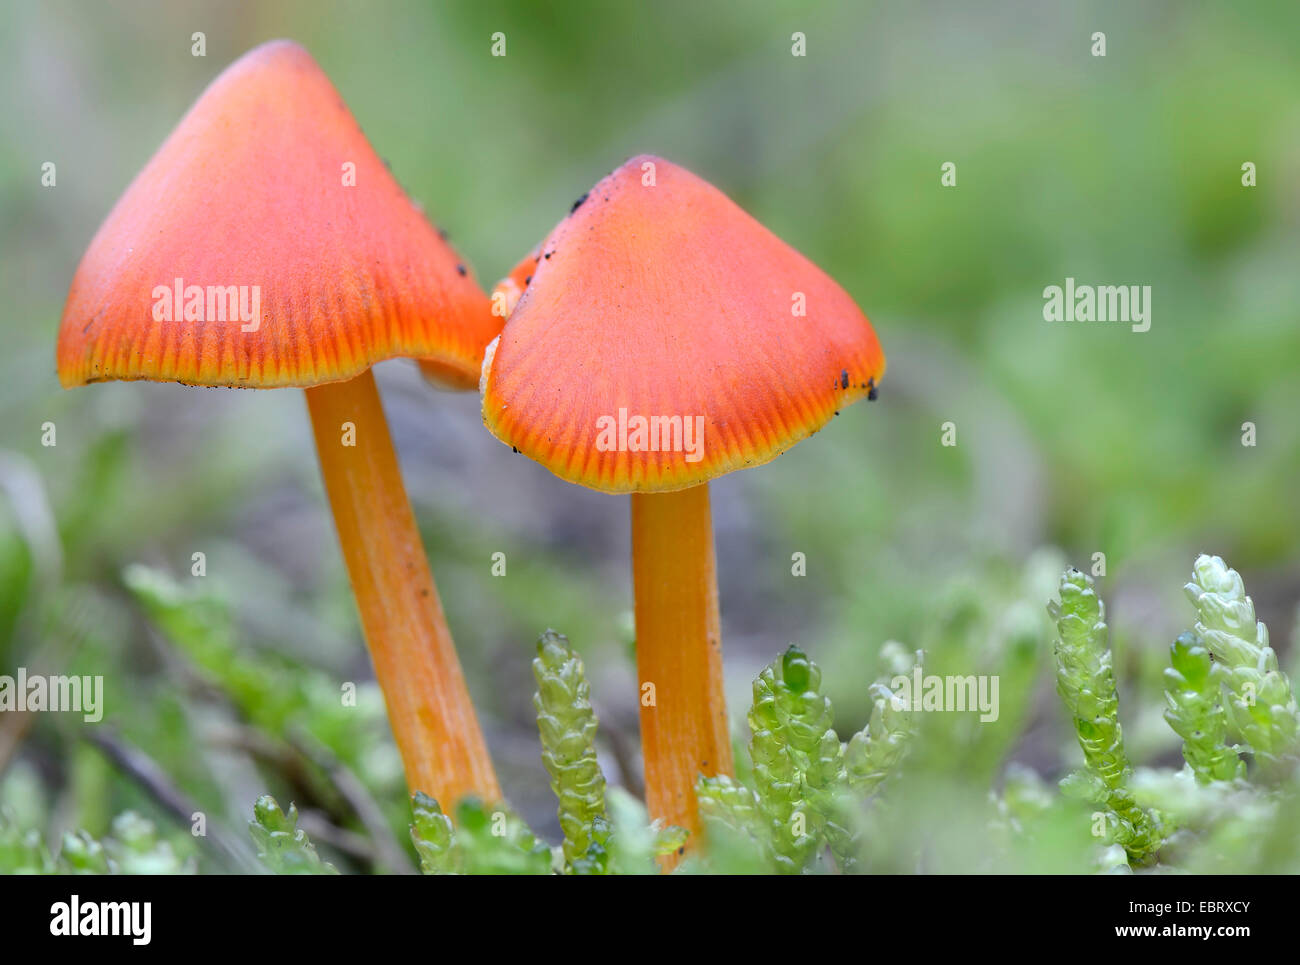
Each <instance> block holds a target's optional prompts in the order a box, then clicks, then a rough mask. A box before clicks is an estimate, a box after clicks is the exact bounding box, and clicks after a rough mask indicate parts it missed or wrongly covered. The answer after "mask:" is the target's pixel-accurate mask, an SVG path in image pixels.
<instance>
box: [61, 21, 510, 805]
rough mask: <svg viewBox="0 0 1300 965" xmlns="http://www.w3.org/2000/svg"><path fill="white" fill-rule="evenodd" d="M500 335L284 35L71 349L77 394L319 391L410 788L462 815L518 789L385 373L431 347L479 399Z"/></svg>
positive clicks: (136, 225)
mask: <svg viewBox="0 0 1300 965" xmlns="http://www.w3.org/2000/svg"><path fill="white" fill-rule="evenodd" d="M498 327H499V319H497V318H495V317H494V316H493V315H492V312H491V307H490V302H489V301H488V298H487V296H486V295H484V294H483V292H482V290H481V289H480V288H479V287H478V284H477V283H476V282H475V281H474V279H473V278H472V277H471V276H470V275H469V273H468V271H467V269H466V268H465V266H464V265H463V263H461V262H460V260H459V259H458V258H457V257H456V254H455V252H454V251H452V250H451V248H450V247H449V246H448V245H447V244H446V242H445V241H444V240H443V239H442V238H441V237H440V236H439V234H438V232H437V231H435V230H434V229H433V227H432V226H431V225H430V224H429V222H428V221H427V220H425V218H424V216H423V215H422V214H421V213H420V211H419V210H418V209H417V208H416V207H415V206H414V205H413V204H412V203H411V201H410V199H409V198H407V196H406V195H405V194H404V193H403V191H402V189H401V187H400V186H398V184H397V182H396V181H394V180H393V178H392V176H391V175H390V174H389V173H388V171H387V168H386V166H385V165H384V163H383V162H382V161H381V160H380V159H379V158H378V157H377V156H376V155H375V153H374V151H373V150H371V148H370V146H369V144H368V143H367V142H366V139H365V137H364V135H363V134H362V133H361V129H360V128H359V127H358V126H357V123H356V121H354V120H353V119H352V115H351V114H350V113H349V112H348V109H347V107H346V106H344V104H343V101H342V99H341V98H340V97H339V95H338V92H337V91H336V90H335V89H334V87H333V85H332V84H331V83H330V82H329V79H328V78H326V76H325V74H324V73H323V72H322V71H321V69H320V68H319V67H317V66H316V64H315V62H314V61H313V60H312V59H311V56H310V55H309V54H308V53H307V52H306V51H305V50H303V49H302V48H301V47H299V46H298V45H297V44H294V43H290V42H287V41H275V42H272V43H269V44H265V45H263V46H261V47H258V48H256V49H255V50H253V51H251V52H249V53H248V54H246V55H244V56H243V57H242V58H240V59H239V60H238V61H236V62H235V63H234V64H233V65H231V66H230V67H228V68H227V69H226V70H225V72H223V73H222V74H221V76H220V77H218V78H217V79H216V80H215V81H213V83H212V85H211V86H210V87H209V88H208V89H207V91H206V92H205V93H204V94H203V96H201V97H200V98H199V100H198V102H197V103H195V105H194V106H193V108H191V110H190V111H189V113H188V114H187V115H186V116H185V117H184V118H183V119H182V120H181V122H180V124H179V125H178V126H177V128H176V130H175V131H174V132H173V133H172V134H171V136H170V137H168V139H167V140H166V142H165V143H164V144H163V146H162V147H161V148H160V149H159V150H158V153H157V154H155V155H154V157H153V158H152V160H150V161H149V163H148V165H147V166H146V167H145V168H144V170H142V171H141V172H140V174H139V175H138V176H137V177H136V179H135V181H134V182H132V184H131V186H130V187H129V188H128V189H127V191H126V193H125V194H124V195H123V196H122V198H121V199H120V200H119V201H118V203H117V205H116V206H115V207H114V208H113V211H112V213H110V214H109V216H108V219H107V221H105V222H104V224H103V226H102V227H101V228H100V230H99V232H98V233H97V234H96V235H95V238H94V240H92V241H91V243H90V248H89V250H88V251H87V252H86V254H85V256H84V257H83V258H82V261H81V265H80V266H79V267H78V269H77V273H76V277H75V278H74V279H73V282H72V289H71V292H70V293H69V295H68V301H67V305H66V307H65V308H64V313H63V322H62V326H61V328H60V331H59V341H58V347H57V350H56V363H57V367H58V372H59V377H60V379H61V380H62V382H63V384H64V385H65V386H68V387H72V386H77V385H84V384H85V383H87V382H98V381H105V380H110V379H152V380H155V381H174V382H184V383H190V384H198V385H206V386H244V387H249V388H275V387H281V386H298V387H301V388H302V389H303V391H304V394H305V396H306V400H307V409H308V412H309V414H310V416H311V420H312V427H313V434H314V436H315V440H316V451H317V454H318V456H319V459H320V467H321V476H322V478H323V479H324V482H325V491H326V494H327V495H328V497H329V502H330V509H331V511H332V514H333V517H334V523H335V529H336V530H337V532H338V536H339V545H340V549H341V550H342V554H343V559H344V562H345V564H346V565H347V570H348V577H349V581H350V583H351V587H352V594H353V598H354V599H355V600H356V603H357V610H358V615H359V617H360V620H361V626H362V630H363V632H364V634H365V638H366V644H367V646H368V647H369V649H370V654H371V659H372V661H373V663H374V667H375V676H376V678H377V679H378V681H379V685H380V687H381V689H382V690H383V693H384V703H385V706H386V708H387V711H388V719H389V722H390V724H391V725H392V729H393V736H394V739H395V740H396V743H397V747H398V751H399V752H400V754H401V756H402V763H403V766H404V768H405V771H406V778H407V784H408V786H409V788H410V790H411V791H412V792H415V791H423V792H425V793H428V794H431V795H433V796H434V797H435V798H436V799H438V800H439V801H440V802H442V803H443V804H444V806H446V807H447V808H448V809H449V810H450V809H451V808H454V806H455V804H456V802H457V801H459V800H460V799H461V798H463V797H466V796H468V795H474V796H477V797H480V798H482V799H485V800H487V801H490V802H491V801H498V800H500V798H501V789H500V785H499V783H498V781H497V778H496V773H495V770H494V768H493V766H492V761H491V758H490V756H489V755H488V751H487V745H486V742H485V740H484V738H483V733H482V729H481V728H480V727H479V724H478V720H477V716H476V714H475V711H474V706H473V702H472V700H471V699H470V695H469V691H468V689H467V686H466V682H465V679H464V674H463V673H462V671H461V667H460V662H459V658H458V656H457V653H456V650H455V646H454V643H453V641H452V638H451V631H450V629H449V628H448V626H447V620H446V615H445V614H444V612H443V609H442V603H441V601H440V599H439V597H438V591H437V587H436V586H435V585H434V581H433V575H432V573H431V572H430V570H429V563H428V558H427V557H426V555H425V552H424V546H423V543H422V541H421V539H420V533H419V529H418V527H417V525H416V521H415V516H414V513H413V512H412V510H411V504H410V500H409V499H408V498H407V495H406V488H405V485H404V483H403V481H402V477H401V470H400V466H399V464H398V461H397V454H396V452H395V451H394V449H393V444H392V439H391V437H390V436H389V432H388V424H387V421H386V418H385V416H384V410H383V405H382V401H381V399H380V397H379V391H378V389H377V387H376V384H375V378H374V375H373V373H372V372H371V371H370V366H371V365H372V363H374V362H377V361H379V360H381V359H385V358H389V357H391V356H396V355H402V356H408V355H409V356H425V357H427V359H428V360H429V362H428V367H429V369H432V370H433V374H435V375H437V376H438V377H439V378H440V379H441V381H443V382H444V383H448V384H450V385H452V386H459V387H462V388H469V387H472V386H473V385H474V384H475V381H476V379H477V376H478V373H479V370H480V366H481V357H482V352H483V347H484V345H485V344H486V343H487V342H488V340H489V339H491V338H492V337H493V336H494V335H495V334H496V331H497V329H498ZM426 371H427V370H426Z"/></svg>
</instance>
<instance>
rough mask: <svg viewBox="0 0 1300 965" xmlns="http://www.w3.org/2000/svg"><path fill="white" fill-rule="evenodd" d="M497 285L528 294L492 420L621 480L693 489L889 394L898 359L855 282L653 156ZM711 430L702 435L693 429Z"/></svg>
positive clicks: (547, 456)
mask: <svg viewBox="0 0 1300 965" xmlns="http://www.w3.org/2000/svg"><path fill="white" fill-rule="evenodd" d="M520 290H522V294H519V292H520ZM497 294H498V295H504V296H505V298H506V299H507V303H509V302H510V301H513V300H515V299H517V304H514V305H513V311H512V312H511V313H510V316H509V319H508V321H507V323H506V326H505V328H504V330H503V331H502V333H501V336H500V338H499V339H498V340H497V342H496V344H495V345H493V346H490V347H489V349H488V352H487V355H486V356H485V358H484V367H483V379H482V381H481V383H480V390H481V392H482V395H483V420H484V422H485V424H486V425H487V427H488V429H489V430H491V432H492V433H493V434H494V435H495V436H496V437H497V438H498V439H500V440H501V441H502V442H504V443H506V444H507V445H510V446H513V447H514V448H516V449H518V450H519V451H520V452H522V453H524V454H525V455H527V456H529V457H531V458H532V459H534V460H536V461H537V462H540V463H541V464H542V465H543V466H545V467H546V468H548V469H550V470H551V471H552V472H554V473H555V474H556V475H558V476H560V477H561V478H563V479H566V480H568V481H570V482H574V483H579V484H581V485H583V486H588V487H590V488H593V489H598V490H602V491H605V492H664V491H672V490H677V489H683V488H686V487H689V486H694V485H698V484H700V483H702V482H707V481H708V480H710V479H713V478H715V477H717V476H720V475H723V474H725V473H727V472H730V471H732V470H734V469H741V468H744V467H747V466H756V465H759V464H761V463H764V462H767V461H769V460H770V459H772V458H774V457H775V456H777V455H779V454H780V453H781V452H783V451H784V450H786V449H788V448H789V447H790V446H792V445H794V444H795V443H796V442H798V441H799V440H801V439H803V438H805V437H807V436H808V435H811V434H812V433H813V432H816V431H817V430H818V429H819V428H821V427H822V426H823V425H825V424H826V422H828V421H829V420H830V419H831V418H832V416H833V415H834V414H835V413H836V412H837V411H839V410H840V409H842V408H843V407H844V406H846V405H849V404H850V403H852V402H854V401H856V400H858V399H860V398H863V397H867V396H870V395H873V393H874V390H875V387H876V385H877V383H878V382H879V381H880V378H881V376H882V375H883V374H884V370H885V359H884V354H883V353H882V351H881V349H880V344H879V342H878V341H877V340H876V336H875V333H874V331H873V330H872V328H871V324H870V323H869V322H868V321H867V318H866V316H865V315H863V313H862V311H861V310H860V309H859V308H858V307H857V305H856V304H854V302H853V299H852V298H851V297H849V295H848V294H847V293H846V292H845V291H844V290H843V289H842V288H840V286H839V285H837V284H836V283H835V282H834V281H833V280H831V279H830V278H829V277H828V276H827V275H826V274H825V273H824V272H823V271H822V270H821V269H819V268H818V267H817V266H816V265H814V264H813V263H812V262H810V261H809V260H808V259H807V258H805V257H804V256H803V255H801V254H799V253H798V252H797V251H795V250H794V249H793V248H791V247H790V246H789V245H787V244H786V243H785V242H783V241H781V239H779V238H777V237H776V235H774V234H772V232H770V231H768V230H767V229H766V228H765V227H763V226H762V225H761V224H759V223H758V222H757V221H756V220H754V219H753V218H752V217H751V216H750V215H748V214H746V213H745V212H744V211H743V210H741V208H740V207H739V206H738V205H736V204H735V203H734V202H732V201H731V200H730V199H728V198H727V197H726V196H725V195H724V194H722V192H720V191H718V190H717V189H716V188H714V187H713V186H712V185H710V184H708V183H707V182H705V181H704V180H702V179H700V178H698V177H696V176H695V175H693V174H691V173H690V172H689V171H686V170H685V169H683V168H681V167H678V166H677V165H675V164H672V163H671V162H668V161H665V160H663V159H661V158H656V157H652V156H649V155H642V156H639V157H634V158H632V159H631V160H629V161H627V162H626V163H625V164H623V165H622V166H621V167H619V168H618V169H617V170H615V171H614V172H613V173H612V174H610V175H609V176H608V177H606V178H605V179H604V180H602V181H601V182H600V183H598V184H597V185H596V186H595V187H594V188H592V189H591V191H589V192H588V193H587V194H586V195H585V196H584V197H583V199H581V200H580V202H579V203H578V204H576V205H575V206H574V208H573V210H572V211H571V213H570V214H569V215H568V216H567V217H566V218H564V220H562V221H561V222H560V223H559V225H558V226H557V227H556V228H555V229H554V230H553V231H552V232H551V234H550V235H549V237H547V239H546V240H545V241H544V242H543V243H542V245H541V246H540V247H539V248H538V249H537V251H536V252H534V253H533V254H531V255H529V257H528V258H527V259H525V261H524V262H521V263H520V265H519V266H517V267H516V268H515V269H514V271H512V272H511V274H510V275H509V276H508V278H507V279H505V280H503V282H502V283H501V286H500V287H499V288H498V291H497ZM638 418H642V419H644V420H646V423H645V428H646V430H647V432H646V433H645V435H643V436H642V437H640V438H638V436H637V428H638V424H637V423H635V422H634V421H633V420H636V419H638ZM674 418H679V419H681V420H683V429H682V430H681V431H682V432H683V433H684V435H685V436H686V438H681V440H680V441H681V445H676V443H677V442H678V441H679V437H678V435H677V433H678V431H679V430H678V429H677V423H675V422H672V421H671V420H673V419H674ZM687 419H692V420H700V419H702V422H699V421H696V422H694V423H685V420H687ZM653 420H660V421H659V422H658V423H657V428H658V429H659V430H660V431H659V433H658V435H659V438H657V439H656V438H654V434H652V432H651V430H654V429H655V428H656V423H655V422H654V421H653ZM665 420H669V421H665ZM696 426H699V427H700V428H702V432H703V439H702V440H700V439H690V438H689V436H690V435H691V432H690V430H691V429H692V428H695V427H696ZM611 429H612V430H613V433H614V437H613V441H614V442H615V443H616V444H615V445H612V446H611V445H609V443H610V441H611V437H610V435H609V432H610V430H611ZM602 432H604V433H605V435H604V437H603V438H602ZM664 435H668V436H670V437H671V438H669V439H668V442H667V443H665V441H664V438H663V436H664ZM687 442H693V443H695V444H696V451H690V450H689V448H688V446H687V445H686V443H687ZM642 443H644V446H641V445H639V444H642Z"/></svg>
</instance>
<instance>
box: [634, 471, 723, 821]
mask: <svg viewBox="0 0 1300 965" xmlns="http://www.w3.org/2000/svg"><path fill="white" fill-rule="evenodd" d="M632 580H633V584H634V586H635V590H636V666H637V678H638V681H639V683H640V685H641V691H640V694H641V749H642V755H643V756H644V758H645V784H646V806H647V807H648V808H649V811H650V816H651V817H653V818H661V819H663V820H664V821H665V822H666V823H667V824H675V825H677V826H679V827H683V828H687V829H688V830H689V831H690V832H691V834H692V836H696V835H698V834H699V831H700V818H699V809H698V806H697V804H696V801H695V780H696V778H697V777H698V776H699V775H700V774H704V775H705V776H710V777H711V776H714V775H717V774H727V775H731V774H733V773H734V771H733V768H732V761H731V738H730V735H729V733H728V729H727V703H726V694H725V691H724V689H723V681H722V634H721V632H720V630H719V627H718V583H717V574H716V571H715V563H714V556H713V520H712V516H711V515H710V513H709V487H708V484H707V483H706V484H705V485H702V486H695V487H693V488H691V489H684V490H681V491H679V492H672V493H634V494H633V495H632ZM651 684H652V685H653V688H652V689H651V688H650V687H649V686H648V685H651ZM652 698H653V702H651V699H652Z"/></svg>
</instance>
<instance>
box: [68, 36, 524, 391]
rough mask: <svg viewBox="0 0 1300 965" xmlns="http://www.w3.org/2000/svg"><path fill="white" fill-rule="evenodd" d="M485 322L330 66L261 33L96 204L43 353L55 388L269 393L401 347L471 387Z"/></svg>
mask: <svg viewBox="0 0 1300 965" xmlns="http://www.w3.org/2000/svg"><path fill="white" fill-rule="evenodd" d="M178 279H180V281H179V282H178V281H177V280H178ZM178 285H179V294H180V297H179V298H178V297H177V288H178ZM195 296H197V298H196V297H195ZM241 296H242V299H243V305H242V307H243V309H244V310H245V311H244V316H241V315H240V314H239V309H240V308H241V305H240V298H241ZM164 302H166V304H165V305H164V304H163V303H164ZM254 308H256V312H254ZM187 310H188V311H187ZM253 314H256V315H257V318H256V319H255V320H254V321H245V320H244V318H245V317H249V316H252V315H253ZM168 316H170V319H171V320H167V317H168ZM499 328H500V319H498V318H494V317H493V316H492V313H491V306H490V302H489V301H488V299H487V297H486V295H484V294H483V292H482V290H481V289H480V288H479V287H478V285H477V283H476V282H475V281H474V279H473V277H472V276H470V274H469V273H468V271H467V270H466V269H465V268H464V267H463V266H462V265H461V263H460V261H459V259H458V258H457V256H456V253H455V252H454V251H453V250H452V249H451V247H450V246H449V245H448V244H447V243H446V242H445V241H443V240H442V239H441V238H440V237H439V235H438V233H437V232H436V231H435V230H434V229H433V227H432V226H431V225H430V224H429V222H428V221H427V220H426V219H425V217H424V215H423V214H421V212H420V211H419V210H418V209H417V208H416V207H415V205H414V204H413V203H412V202H411V200H410V199H409V198H408V197H407V196H406V194H405V193H404V192H403V191H402V189H401V187H400V186H399V185H398V183H397V182H396V181H395V180H394V179H393V177H392V175H391V174H389V172H388V170H387V168H386V167H385V165H384V163H383V162H382V161H381V160H380V159H379V157H378V156H377V155H376V154H375V152H374V151H373V150H372V149H371V147H370V145H369V144H368V143H367V141H366V139H365V136H364V135H363V134H362V133H361V129H360V128H359V127H358V126H357V123H356V121H355V120H354V119H353V118H352V115H351V114H350V113H349V112H348V109H347V107H346V106H345V105H344V103H343V100H342V99H341V98H340V96H339V94H338V92H337V91H336V90H335V89H334V86H333V85H332V84H331V83H330V81H329V79H328V78H327V77H326V76H325V74H324V73H323V72H322V71H321V69H320V68H319V67H318V66H317V65H316V63H315V62H314V61H313V60H312V58H311V56H310V55H309V54H308V53H307V52H306V51H305V50H303V49H302V48H301V47H299V46H298V45H297V44H294V43H290V42H288V41H275V42H273V43H268V44H265V45H263V46H261V47H258V48H257V49H255V50H253V51H251V52H249V53H248V54H246V55H245V56H243V57H242V58H240V59H239V60H238V61H236V62H235V63H234V64H232V65H231V66H230V67H229V68H228V69H227V70H226V71H225V72H224V73H222V74H221V76H220V77H218V78H217V79H216V80H215V81H214V82H213V83H212V85H211V86H210V87H209V88H208V89H207V91H205V92H204V94H203V96H202V97H200V98H199V100H198V102H197V103H195V105H194V106H193V108H191V109H190V112H189V113H188V114H187V115H186V116H185V118H184V119H183V120H182V121H181V123H180V125H179V126H178V127H177V128H176V130H175V131H173V132H172V134H171V136H170V137H168V138H167V140H166V142H165V143H164V144H163V146H162V147H161V148H160V149H159V150H158V153H157V154H155V155H154V156H153V158H152V159H151V160H150V161H149V163H148V164H147V165H146V166H145V168H144V170H143V171H141V172H140V174H139V175H138V176H137V177H136V179H135V180H134V181H133V182H132V183H131V186H130V187H129V188H127V191H126V193H125V194H124V195H123V196H122V198H121V199H120V200H119V201H118V203H117V205H116V206H115V207H114V208H113V211H112V213H110V214H109V216H108V219H107V220H106V221H105V222H104V224H103V225H102V226H101V227H100V229H99V232H98V233H97V234H96V235H95V238H94V240H93V241H92V242H91V244H90V248H89V249H88V250H87V251H86V254H85V256H84V257H83V258H82V260H81V264H80V266H79V267H78V269H77V274H76V277H75V278H74V279H73V282H72V288H71V291H70V292H69V294H68V301H67V305H66V306H65V308H64V312H63V322H62V327H61V328H60V331H59V343H58V352H57V359H58V370H59V378H60V379H61V380H62V382H63V384H64V385H66V386H74V385H82V384H84V383H87V382H98V381H103V380H107V379H153V380H157V381H175V382H186V383H192V384H198V385H224V386H247V387H251V388H271V387H275V386H309V385H315V384H319V383H322V382H333V381H338V380H341V379H347V378H351V377H352V376H355V375H357V374H359V373H361V372H363V371H365V369H367V368H369V367H370V366H371V365H372V364H374V363H375V362H378V361H380V360H382V359H385V358H390V357H392V356H414V357H421V358H428V359H430V360H431V367H432V368H433V369H435V370H436V371H437V372H438V373H439V374H440V375H441V376H442V378H443V380H444V381H449V382H452V383H453V384H456V385H458V386H460V387H470V386H472V385H473V384H474V383H475V381H476V380H477V377H478V373H479V367H480V361H481V359H482V356H483V349H484V346H485V345H486V344H487V343H488V342H489V341H490V340H491V339H492V338H493V336H495V335H496V333H497V331H498V330H499Z"/></svg>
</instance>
